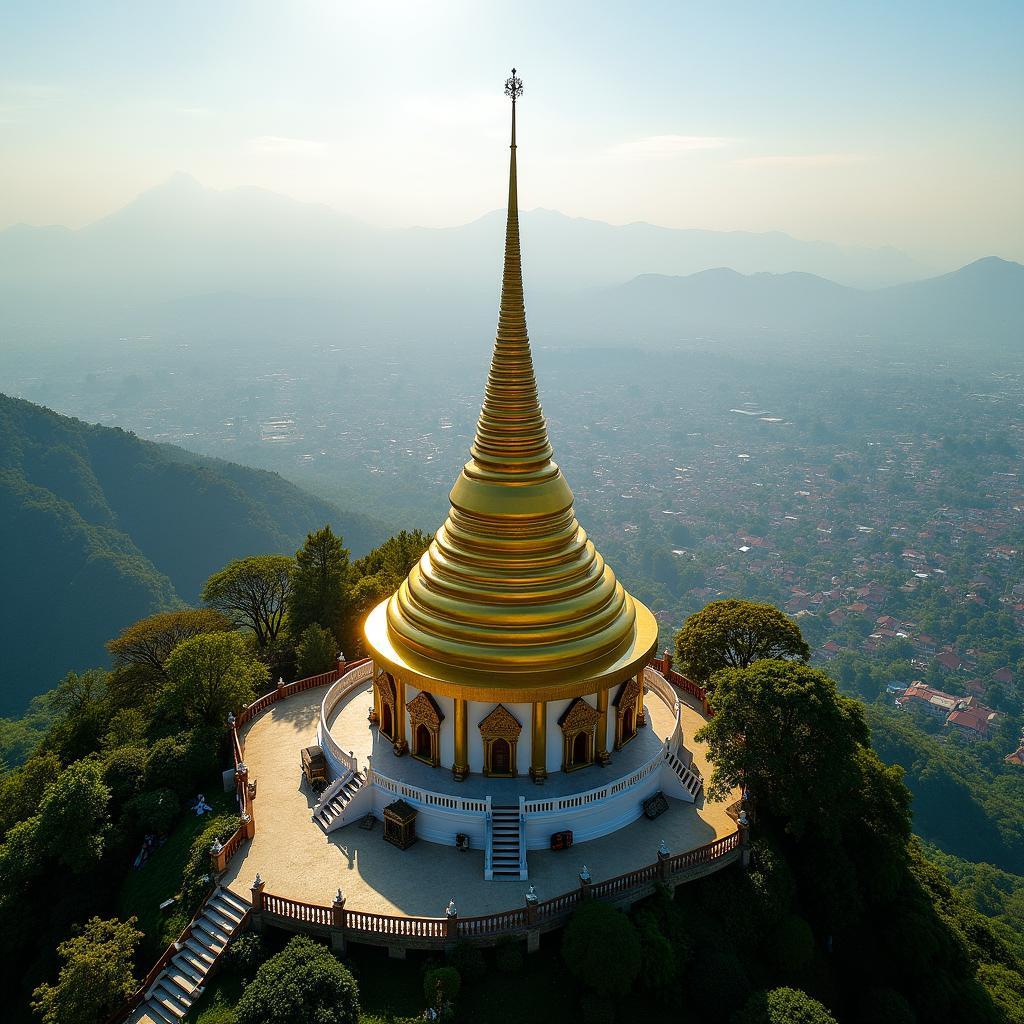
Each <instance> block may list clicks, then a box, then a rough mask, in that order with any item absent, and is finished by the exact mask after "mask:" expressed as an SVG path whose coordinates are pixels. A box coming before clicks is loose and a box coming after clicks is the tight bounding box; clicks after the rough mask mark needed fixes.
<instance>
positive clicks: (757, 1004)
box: [733, 988, 836, 1024]
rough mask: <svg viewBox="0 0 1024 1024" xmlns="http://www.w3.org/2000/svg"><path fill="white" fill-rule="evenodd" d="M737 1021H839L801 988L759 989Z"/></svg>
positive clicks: (803, 1023)
mask: <svg viewBox="0 0 1024 1024" xmlns="http://www.w3.org/2000/svg"><path fill="white" fill-rule="evenodd" d="M733 1019H734V1020H735V1021H736V1024H836V1019H835V1017H833V1016H832V1014H831V1013H829V1012H828V1009H827V1008H826V1007H824V1006H823V1005H822V1004H821V1003H819V1002H818V1000H817V999H812V998H811V997H810V996H809V995H808V994H807V993H806V992H802V991H801V990H800V989H798V988H773V989H772V990H771V991H770V992H755V993H754V994H753V995H752V996H751V997H750V999H748V1000H747V1003H746V1005H745V1006H744V1007H743V1009H742V1010H741V1011H740V1012H739V1013H738V1014H736V1016H735V1017H734V1018H733Z"/></svg>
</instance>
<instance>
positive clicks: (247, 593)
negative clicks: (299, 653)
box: [202, 555, 292, 651]
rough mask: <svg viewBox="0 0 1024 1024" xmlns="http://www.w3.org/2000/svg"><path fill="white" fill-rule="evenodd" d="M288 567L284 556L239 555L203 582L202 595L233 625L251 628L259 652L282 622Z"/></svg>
mask: <svg viewBox="0 0 1024 1024" xmlns="http://www.w3.org/2000/svg"><path fill="white" fill-rule="evenodd" d="M291 570H292V560H291V559H290V558H288V557H286V556H285V555H256V556H253V557H251V558H240V559H238V560H236V561H234V562H231V563H230V564H228V565H226V566H225V567H224V568H223V569H221V570H220V572H215V573H214V574H213V575H212V576H211V577H210V578H209V579H208V580H207V581H206V585H205V586H204V587H203V593H202V598H203V601H204V602H205V603H206V604H207V605H209V606H210V608H212V609H215V610H216V611H218V612H220V613H221V614H222V615H224V616H226V617H227V618H228V619H229V620H230V621H231V622H232V623H234V624H235V625H236V626H244V627H246V628H248V629H251V630H252V632H253V633H254V634H255V636H256V645H257V647H258V648H259V649H260V650H261V651H262V650H265V649H266V648H267V647H268V646H269V645H270V644H272V643H273V642H274V640H276V639H277V634H278V633H279V632H280V631H281V627H282V626H283V625H284V615H285V607H286V604H287V602H288V596H289V591H290V589H291Z"/></svg>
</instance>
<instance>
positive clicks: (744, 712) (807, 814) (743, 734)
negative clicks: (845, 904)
mask: <svg viewBox="0 0 1024 1024" xmlns="http://www.w3.org/2000/svg"><path fill="white" fill-rule="evenodd" d="M696 738H697V739H698V740H699V741H703V742H706V743H707V744H708V746H709V750H708V758H709V759H710V761H711V762H712V764H713V765H714V771H713V772H712V776H711V782H710V785H709V787H708V792H709V795H710V796H711V797H712V799H720V798H723V797H725V796H726V795H727V794H728V793H729V792H730V790H732V789H733V788H734V787H736V786H742V785H743V784H746V785H748V786H749V787H750V789H751V790H752V791H753V793H754V794H755V796H756V797H757V799H758V802H759V804H760V805H761V807H762V808H763V809H765V810H767V811H769V812H770V813H772V814H773V815H775V816H776V817H777V818H779V819H782V820H784V821H786V822H787V823H788V824H789V826H790V828H791V829H792V830H793V831H795V832H798V833H800V832H803V831H804V830H805V829H806V828H807V827H808V826H809V825H811V824H812V823H815V822H816V823H817V824H818V826H819V827H822V826H824V825H825V824H827V823H828V821H829V820H831V819H833V818H834V816H835V814H836V812H837V807H836V802H837V801H838V800H840V799H841V798H843V797H844V794H845V792H846V791H848V790H850V789H852V788H853V787H854V785H855V784H856V781H857V773H856V770H855V764H854V755H855V753H856V751H857V749H858V747H860V746H862V745H865V744H867V742H868V729H867V726H866V725H865V723H864V713H863V709H862V705H861V704H859V703H858V702H857V701H855V700H853V699H851V698H850V697H844V696H843V695H842V694H840V693H839V691H838V690H837V689H836V684H835V683H834V682H833V681H832V680H831V679H830V678H829V677H828V676H827V675H825V673H824V672H821V671H819V670H818V669H814V668H810V667H808V666H807V665H801V664H799V663H794V662H791V661H776V660H774V659H769V660H765V661H758V662H756V663H755V664H753V665H751V666H750V667H749V668H742V669H727V670H725V671H721V672H719V673H718V675H717V676H716V678H715V716H714V718H712V719H711V720H710V721H709V722H708V724H707V725H705V726H704V727H703V728H702V729H701V730H700V731H699V732H698V733H697V737H696Z"/></svg>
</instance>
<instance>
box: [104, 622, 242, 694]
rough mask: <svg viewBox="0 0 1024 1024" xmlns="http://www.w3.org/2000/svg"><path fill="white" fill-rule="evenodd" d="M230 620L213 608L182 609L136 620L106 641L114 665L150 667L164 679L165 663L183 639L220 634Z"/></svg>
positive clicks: (228, 626)
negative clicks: (206, 634)
mask: <svg viewBox="0 0 1024 1024" xmlns="http://www.w3.org/2000/svg"><path fill="white" fill-rule="evenodd" d="M229 629H231V620H230V619H228V618H227V617H226V616H225V615H223V614H222V613H221V612H219V611H217V610H216V609H215V608H184V609H180V610H179V611H173V612H160V613H159V614H158V615H150V616H149V617H148V618H145V619H139V621H138V622H133V623H132V624H131V625H130V626H127V627H125V628H124V629H123V630H121V632H120V634H118V636H117V637H115V638H114V639H113V640H109V641H107V650H108V651H109V652H110V654H111V656H112V657H113V659H114V664H115V666H117V667H122V666H127V665H133V666H141V667H144V668H148V669H152V670H153V671H154V672H156V673H157V674H158V675H159V676H161V677H162V678H166V675H167V673H166V669H165V667H164V666H165V663H166V661H167V659H168V658H169V657H170V656H171V651H173V650H174V648H175V647H177V646H178V644H180V643H181V642H182V640H190V639H191V638H192V637H194V636H200V635H201V634H203V633H223V632H225V631H227V630H229Z"/></svg>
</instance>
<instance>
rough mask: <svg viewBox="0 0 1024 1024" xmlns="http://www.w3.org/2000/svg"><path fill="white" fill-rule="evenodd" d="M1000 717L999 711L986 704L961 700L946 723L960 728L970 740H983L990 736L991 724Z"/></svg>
mask: <svg viewBox="0 0 1024 1024" xmlns="http://www.w3.org/2000/svg"><path fill="white" fill-rule="evenodd" d="M998 717H999V713H998V712H996V711H993V710H992V709H991V708H987V707H985V705H984V704H977V703H973V698H972V699H971V702H969V701H960V703H959V704H958V705H957V708H956V710H955V711H953V712H951V713H950V715H949V717H948V718H947V719H946V725H951V726H953V728H954V729H959V730H960V732H961V733H962V734H963V735H964V736H966V737H967V738H968V739H969V740H983V739H985V738H987V736H988V729H989V726H990V725H991V724H992V723H993V722H994V721H995V720H996V718H998Z"/></svg>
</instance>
